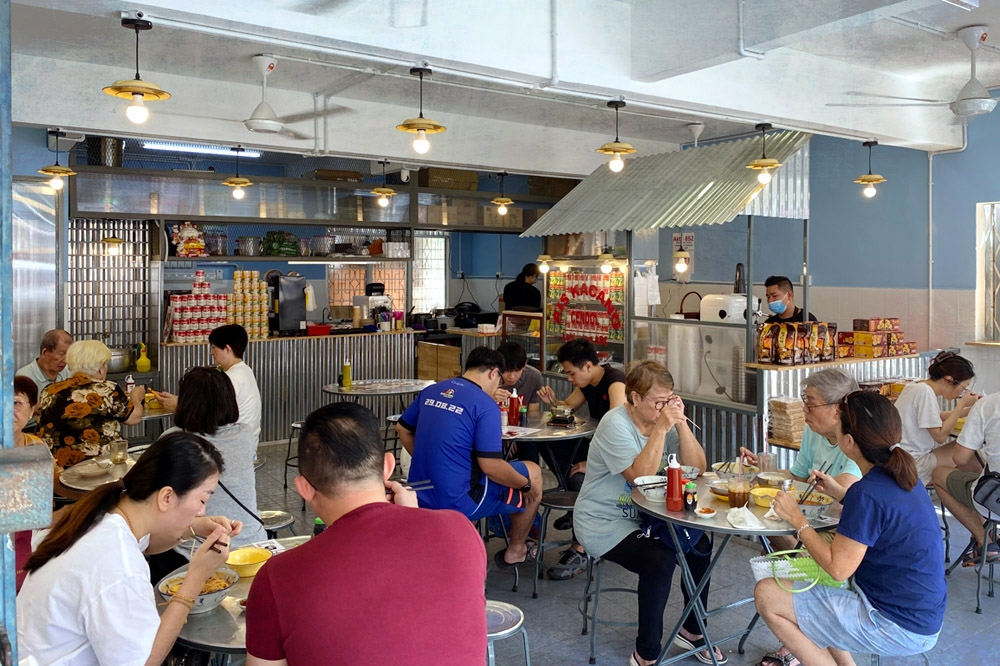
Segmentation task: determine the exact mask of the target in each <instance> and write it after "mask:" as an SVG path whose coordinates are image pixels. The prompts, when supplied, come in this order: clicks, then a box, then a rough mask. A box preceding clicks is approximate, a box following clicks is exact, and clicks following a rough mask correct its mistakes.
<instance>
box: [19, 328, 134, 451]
mask: <svg viewBox="0 0 1000 666" xmlns="http://www.w3.org/2000/svg"><path fill="white" fill-rule="evenodd" d="M110 360H111V351H110V350H109V349H108V348H107V346H105V345H104V343H103V342H100V341H98V340H81V341H79V342H74V343H73V344H72V345H70V347H69V350H68V351H67V352H66V365H67V366H68V367H69V371H70V374H71V376H70V378H69V379H67V380H65V381H61V382H55V383H54V384H50V385H49V386H48V388H46V389H45V392H44V393H42V396H41V399H40V402H39V415H38V424H39V429H38V434H39V435H40V436H41V437H42V439H44V440H45V443H46V444H48V446H49V450H50V451H52V456H53V457H54V458H55V461H56V465H57V466H58V467H59V468H60V469H65V468H66V467H69V466H71V465H75V464H77V463H78V462H81V461H83V460H86V459H88V458H93V457H95V456H98V455H100V454H101V453H105V452H106V451H107V449H108V444H109V443H110V442H111V441H112V440H115V439H118V438H120V437H121V425H122V424H123V423H124V424H125V425H135V424H136V423H139V421H141V420H142V400H143V398H144V397H145V394H146V389H145V387H143V386H136V387H135V388H134V389H133V390H132V393H131V395H125V392H124V391H122V390H121V389H120V388H119V387H118V384H116V383H115V382H112V381H108V380H107V379H106V377H107V376H108V361H110Z"/></svg>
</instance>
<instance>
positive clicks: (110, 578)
mask: <svg viewBox="0 0 1000 666" xmlns="http://www.w3.org/2000/svg"><path fill="white" fill-rule="evenodd" d="M222 466H223V464H222V457H221V456H220V455H219V452H218V451H217V450H216V449H215V447H213V446H212V445H211V444H209V443H208V442H207V441H205V440H204V439H202V438H201V437H198V436H196V435H191V434H189V433H174V434H171V435H165V436H163V437H161V438H160V439H158V440H157V441H156V442H154V443H153V445H152V446H150V447H149V449H148V450H146V452H145V453H143V455H142V457H141V458H139V461H138V462H137V463H136V464H135V466H134V467H133V468H132V469H131V470H129V472H128V474H126V475H125V477H124V478H123V479H122V480H121V481H119V482H118V483H115V484H108V485H106V486H102V487H101V488H98V489H97V490H94V491H91V492H90V493H88V494H87V495H85V496H84V497H83V498H82V499H81V500H80V501H79V502H77V503H76V504H75V505H74V506H73V508H72V509H71V510H70V511H69V512H68V513H67V514H66V515H65V516H64V517H63V518H61V519H60V520H59V521H58V522H57V523H56V525H55V526H54V527H53V528H52V530H51V531H50V532H48V534H47V535H45V537H44V539H43V540H42V542H41V543H40V544H39V545H38V547H37V548H36V550H35V552H34V553H32V555H31V557H30V558H29V559H28V562H27V564H25V567H24V568H25V570H27V572H28V578H27V580H25V581H24V586H23V587H22V588H21V592H20V594H18V596H17V642H18V648H19V651H20V658H21V660H22V663H37V664H55V663H58V664H60V665H64V666H84V665H86V666H90V665H96V664H118V665H128V666H133V665H134V666H141V665H143V664H149V665H153V664H156V665H158V664H161V663H163V660H164V659H165V658H166V656H167V653H168V652H169V651H170V648H171V646H172V645H173V644H174V641H175V640H176V639H177V636H178V634H179V633H180V630H181V627H182V626H183V625H184V622H185V621H186V620H187V616H188V611H190V610H191V606H192V605H193V603H194V600H195V598H196V597H197V596H198V594H199V593H200V592H201V589H202V587H203V586H204V584H205V581H206V580H207V579H208V578H209V577H210V576H211V575H212V574H213V573H214V572H215V571H216V569H218V568H219V567H220V566H222V565H223V564H224V563H225V561H226V558H227V557H228V556H229V540H230V538H232V536H234V535H236V534H239V532H240V529H241V527H242V524H241V523H240V522H239V521H230V520H229V519H227V518H221V517H212V518H206V517H204V516H205V505H206V503H207V502H208V498H209V497H211V495H212V492H213V491H214V490H215V485H216V482H217V481H218V479H219V472H220V471H221V470H222ZM192 531H194V532H195V533H197V534H199V535H200V536H203V537H205V542H204V543H203V544H202V545H201V547H200V548H198V550H197V551H196V552H195V554H194V557H193V558H192V559H191V566H190V568H189V570H188V574H187V576H185V578H184V583H183V584H182V585H181V587H180V589H179V590H178V591H177V592H176V593H174V596H173V597H172V598H171V599H170V603H168V604H167V607H166V608H165V609H164V611H163V614H162V615H160V614H158V613H157V610H156V596H155V594H154V590H153V587H152V585H150V582H149V566H148V565H147V564H146V560H145V558H144V554H146V553H159V552H163V551H165V550H167V549H168V548H171V547H173V546H174V545H175V544H176V543H177V542H178V541H179V540H180V539H181V538H183V537H184V536H185V535H188V534H191V532H192ZM30 660H34V661H33V662H32V661H30Z"/></svg>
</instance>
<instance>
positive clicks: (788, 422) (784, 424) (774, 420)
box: [768, 397, 806, 443]
mask: <svg viewBox="0 0 1000 666" xmlns="http://www.w3.org/2000/svg"><path fill="white" fill-rule="evenodd" d="M768 406H769V407H770V410H771V420H770V423H769V424H768V436H769V437H770V438H772V439H776V440H781V441H782V442H791V443H799V442H801V441H802V431H803V430H804V429H805V427H806V417H805V412H804V411H803V409H802V401H801V400H800V399H798V398H785V397H782V398H772V399H771V400H770V401H769V402H768Z"/></svg>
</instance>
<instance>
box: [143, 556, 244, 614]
mask: <svg viewBox="0 0 1000 666" xmlns="http://www.w3.org/2000/svg"><path fill="white" fill-rule="evenodd" d="M187 573H188V570H187V566H186V565H185V566H183V567H181V568H180V569H177V570H175V571H172V572H170V573H169V574H167V575H166V576H164V577H163V579H162V580H160V582H159V583H157V585H156V589H157V591H159V593H160V596H161V597H163V598H164V599H165V600H166V601H170V597H172V596H173V595H174V593H176V592H178V591H179V590H180V589H181V585H183V584H184V578H185V576H187ZM239 580H240V575H239V574H238V573H236V572H235V571H233V570H232V569H230V568H229V567H219V568H218V569H217V570H216V571H215V573H213V574H212V575H211V576H209V577H208V580H206V581H205V583H204V584H203V585H202V587H201V592H200V593H199V594H198V596H197V597H195V600H194V604H193V606H192V608H191V614H192V615H194V614H195V613H207V612H208V611H210V610H213V609H215V608H216V607H217V606H218V605H219V604H221V603H222V600H223V599H225V598H226V595H228V594H229V590H230V589H232V587H233V586H234V585H236V583H238V582H239Z"/></svg>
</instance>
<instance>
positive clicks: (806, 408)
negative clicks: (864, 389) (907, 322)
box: [740, 368, 861, 666]
mask: <svg viewBox="0 0 1000 666" xmlns="http://www.w3.org/2000/svg"><path fill="white" fill-rule="evenodd" d="M857 390H858V382H857V380H856V379H854V377H852V376H851V375H849V374H847V373H846V372H844V371H843V370H839V369H837V368H828V369H826V370H820V371H819V372H814V373H813V374H811V375H809V376H808V377H806V379H805V381H803V382H802V396H803V398H802V407H803V412H804V413H805V419H806V427H805V429H804V430H803V433H802V445H801V449H800V451H799V454H798V455H797V456H796V457H795V462H794V463H792V469H791V470H790V471H791V475H792V478H794V479H795V480H797V481H808V480H809V477H810V476H811V475H812V472H813V470H816V469H820V468H823V469H826V470H827V473H828V474H829V475H830V476H832V477H833V478H834V479H836V481H837V483H839V484H840V485H841V486H842V487H843V488H845V489H846V488H849V487H850V486H851V484H853V483H854V482H856V481H857V480H858V479H860V478H861V470H860V469H858V466H857V464H856V463H855V462H854V461H853V460H851V459H850V458H848V457H847V455H846V454H845V453H844V452H843V451H841V450H840V447H839V446H838V445H837V435H838V434H839V432H840V402H841V400H843V398H844V396H845V395H847V394H848V393H852V392H854V391H857ZM740 451H741V452H742V453H743V455H744V456H745V457H746V458H747V460H749V461H750V464H751V465H756V464H757V456H755V455H754V454H753V453H751V452H750V451H748V450H747V449H744V448H741V449H740ZM836 534H837V533H836V531H834V530H825V531H823V532H821V533H820V536H821V537H822V538H824V539H826V540H827V541H833V539H834V537H835V536H836ZM766 538H767V539H768V540H769V541H770V543H771V548H772V550H788V549H789V548H795V545H796V543H798V539H796V538H795V537H793V536H771V537H766ZM798 664H799V660H798V659H797V658H796V657H795V655H794V654H793V653H792V651H791V650H789V649H788V648H787V647H785V646H782V647H779V648H778V649H777V650H774V651H773V652H769V653H768V654H766V655H765V656H764V657H763V659H761V660H760V662H758V666H797V665H798Z"/></svg>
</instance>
